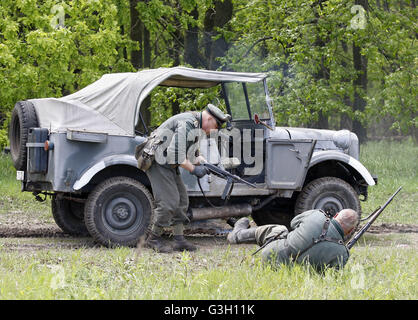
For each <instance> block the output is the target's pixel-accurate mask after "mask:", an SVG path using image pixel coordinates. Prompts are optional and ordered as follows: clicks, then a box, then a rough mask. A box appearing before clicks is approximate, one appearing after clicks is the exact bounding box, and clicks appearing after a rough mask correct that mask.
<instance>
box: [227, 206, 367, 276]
mask: <svg viewBox="0 0 418 320" xmlns="http://www.w3.org/2000/svg"><path fill="white" fill-rule="evenodd" d="M358 223H359V220H358V214H357V212H356V211H354V210H351V209H343V210H341V211H340V212H339V213H337V214H336V215H335V216H334V217H333V218H330V217H328V216H327V215H326V214H325V213H324V212H323V211H322V210H309V211H306V212H304V213H302V214H299V215H297V216H296V217H295V218H293V219H292V221H291V222H290V226H291V228H292V231H291V232H288V230H287V228H286V227H285V226H282V225H264V226H260V227H256V228H249V229H248V227H249V220H248V218H241V219H240V220H238V221H237V222H236V223H235V226H234V229H233V231H232V232H231V233H230V234H229V235H228V242H229V243H245V242H255V243H257V244H258V245H259V246H260V247H263V246H264V248H262V251H261V252H262V253H261V254H262V260H263V261H264V262H270V263H272V264H273V265H278V264H288V263H289V262H291V261H295V262H297V263H302V262H308V263H309V264H311V265H312V266H313V267H314V268H316V269H317V270H322V269H323V268H324V267H325V266H327V267H335V268H337V269H338V268H342V267H344V265H345V264H346V263H347V260H348V257H349V253H348V249H347V248H346V246H345V245H344V238H345V237H346V236H347V235H349V234H351V232H352V231H353V230H354V229H355V228H356V226H357V225H358Z"/></svg>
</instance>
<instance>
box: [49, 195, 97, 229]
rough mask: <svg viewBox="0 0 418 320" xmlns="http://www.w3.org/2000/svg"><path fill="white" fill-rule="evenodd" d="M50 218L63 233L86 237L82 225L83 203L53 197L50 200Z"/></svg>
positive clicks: (84, 226)
mask: <svg viewBox="0 0 418 320" xmlns="http://www.w3.org/2000/svg"><path fill="white" fill-rule="evenodd" d="M51 208H52V216H53V218H54V220H55V222H56V224H57V225H58V227H60V228H61V229H62V231H64V232H65V233H68V234H70V235H76V236H88V235H89V232H88V230H87V227H86V225H85V223H84V203H80V202H76V201H72V200H69V199H64V198H62V196H60V195H54V196H53V197H52V200H51Z"/></svg>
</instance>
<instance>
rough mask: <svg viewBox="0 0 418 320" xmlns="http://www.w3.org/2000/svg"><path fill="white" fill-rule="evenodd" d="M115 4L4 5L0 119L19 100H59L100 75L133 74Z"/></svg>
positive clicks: (88, 0)
mask: <svg viewBox="0 0 418 320" xmlns="http://www.w3.org/2000/svg"><path fill="white" fill-rule="evenodd" d="M115 2H116V3H117V2H119V1H113V0H100V1H98V0H73V1H71V2H62V1H58V0H45V1H34V0H26V1H24V0H18V1H15V0H4V1H2V2H1V3H0V85H1V88H2V90H1V91H0V115H1V114H3V115H5V114H7V113H8V112H10V110H11V109H12V107H13V105H14V104H15V103H16V102H17V101H19V100H24V99H30V98H42V97H59V96H62V95H66V94H69V93H72V92H74V91H76V90H78V89H81V88H82V87H84V86H86V85H88V84H90V83H91V82H93V81H95V80H97V79H98V78H99V77H100V76H101V75H102V74H104V73H110V72H123V71H131V70H132V67H131V65H130V63H129V62H128V61H127V59H126V58H125V57H124V56H123V55H122V51H121V50H120V48H128V49H129V48H131V46H132V45H133V44H132V42H131V41H130V40H129V39H128V37H127V36H126V35H123V34H121V26H122V25H123V24H126V21H125V20H121V19H120V13H119V11H118V10H119V9H120V10H122V9H123V7H122V6H120V7H117V6H116V5H115ZM125 13H126V10H125ZM3 117H4V116H3ZM3 117H2V118H3Z"/></svg>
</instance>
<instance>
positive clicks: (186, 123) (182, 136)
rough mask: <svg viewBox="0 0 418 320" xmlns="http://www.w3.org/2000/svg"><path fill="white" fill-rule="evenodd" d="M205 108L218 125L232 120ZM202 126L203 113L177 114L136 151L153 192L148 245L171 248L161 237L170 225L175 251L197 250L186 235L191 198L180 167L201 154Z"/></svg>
mask: <svg viewBox="0 0 418 320" xmlns="http://www.w3.org/2000/svg"><path fill="white" fill-rule="evenodd" d="M205 110H207V111H208V112H209V113H210V114H211V115H212V116H213V117H214V118H215V120H216V122H217V125H218V128H219V127H220V126H221V125H222V124H223V123H224V122H226V121H228V120H229V115H225V114H224V113H223V112H222V111H221V110H220V109H218V108H217V107H215V106H213V105H208V106H207V107H206V109H205ZM201 126H202V113H201V112H194V111H191V112H184V113H180V114H177V115H175V116H173V117H171V118H169V119H168V120H166V121H165V122H164V123H163V124H162V125H161V126H159V127H158V129H156V130H155V131H154V132H153V133H152V134H151V135H150V139H148V140H147V141H146V142H144V143H143V144H141V146H138V147H137V150H136V151H135V157H136V158H137V159H138V167H139V168H140V169H142V170H144V171H145V172H146V174H147V176H148V179H149V180H150V182H151V188H152V193H153V195H154V200H155V210H154V215H153V221H152V224H151V235H150V237H149V238H148V239H147V242H146V245H147V246H149V247H151V248H153V249H154V250H156V251H159V252H170V251H171V249H170V248H169V247H168V246H166V245H164V244H163V243H162V242H161V239H160V236H161V234H162V232H163V228H164V227H169V226H173V235H174V247H173V248H174V250H190V251H193V250H195V249H196V247H195V246H194V245H192V244H190V243H188V242H187V241H186V240H185V239H184V237H183V229H184V224H185V223H187V222H188V221H189V219H188V217H187V209H188V206H189V198H188V195H187V190H186V187H185V185H184V183H183V181H182V179H181V176H180V171H179V169H178V167H179V166H180V164H182V163H183V162H184V160H186V159H189V160H190V161H191V162H194V161H193V160H194V159H193V157H195V156H198V140H199V135H200V133H201V132H203V131H201V130H198V129H200V128H201ZM193 130H195V131H193ZM192 131H193V132H192ZM192 146H194V148H191V147H192ZM191 173H192V174H194V175H196V176H198V177H201V176H203V175H205V174H206V173H207V172H206V169H205V168H204V167H201V166H196V167H195V168H194V169H193V171H192V172H191Z"/></svg>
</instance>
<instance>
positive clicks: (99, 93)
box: [29, 67, 267, 136]
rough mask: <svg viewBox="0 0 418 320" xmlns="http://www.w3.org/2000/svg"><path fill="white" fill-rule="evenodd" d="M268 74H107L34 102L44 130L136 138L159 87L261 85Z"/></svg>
mask: <svg viewBox="0 0 418 320" xmlns="http://www.w3.org/2000/svg"><path fill="white" fill-rule="evenodd" d="M266 77H267V75H266V74H264V73H243V72H226V71H210V70H200V69H191V68H185V67H174V68H159V69H149V70H142V71H139V72H127V73H113V74H105V75H103V76H102V77H101V78H100V79H99V80H97V81H96V82H93V83H92V84H90V85H88V86H87V87H85V88H83V89H81V90H80V91H77V92H75V93H73V94H71V95H68V96H65V97H62V98H44V99H32V100H29V101H31V102H32V103H33V104H34V106H35V110H36V113H37V117H38V122H39V125H40V127H43V128H48V129H50V130H51V131H54V132H65V131H66V130H67V129H73V130H86V131H93V132H105V133H108V134H111V135H128V136H132V135H134V126H135V124H136V123H137V121H138V118H139V107H140V106H141V103H142V101H144V99H145V98H146V97H147V96H148V95H149V94H150V92H151V91H152V90H153V89H154V88H155V87H156V86H159V85H160V86H170V87H183V88H210V87H213V86H216V85H218V84H219V83H221V82H258V81H262V80H263V79H264V78H266Z"/></svg>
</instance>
